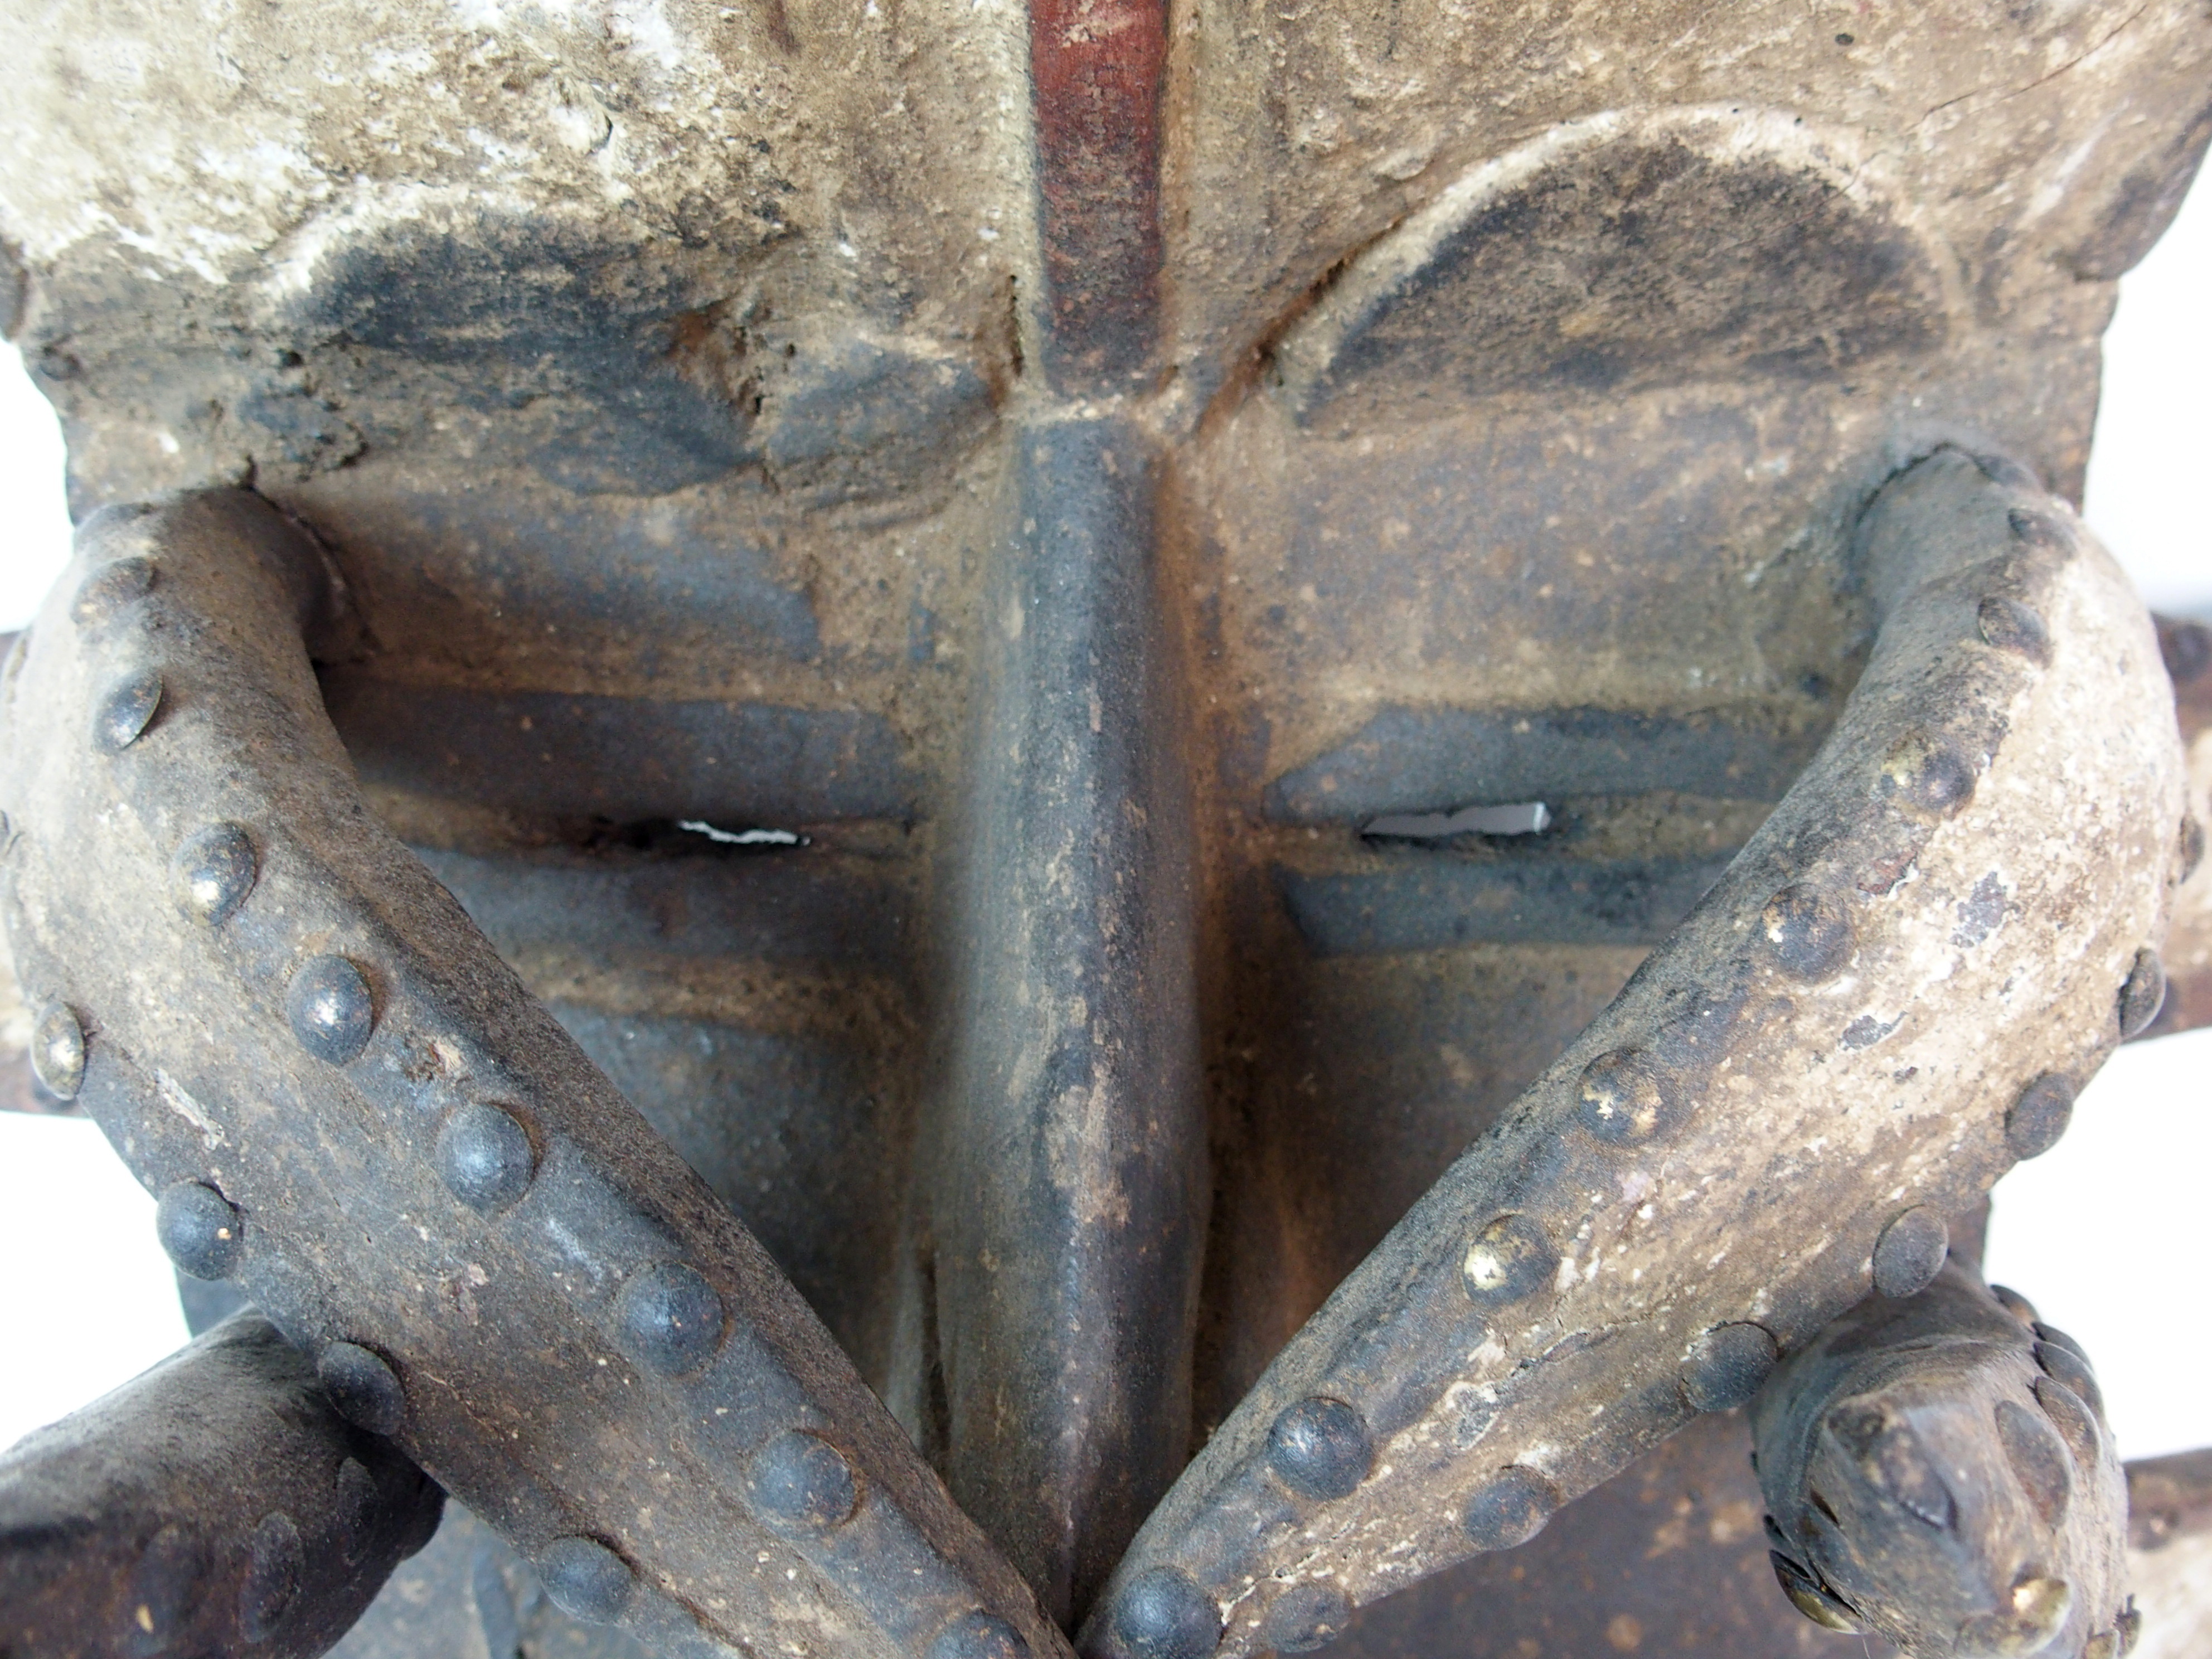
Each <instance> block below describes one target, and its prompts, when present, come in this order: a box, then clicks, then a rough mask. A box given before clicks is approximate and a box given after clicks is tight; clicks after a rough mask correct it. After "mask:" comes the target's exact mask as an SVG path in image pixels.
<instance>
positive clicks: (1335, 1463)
mask: <svg viewBox="0 0 2212 1659" xmlns="http://www.w3.org/2000/svg"><path fill="white" fill-rule="evenodd" d="M1374 1461H1375V1449H1374V1447H1373V1445H1372V1444H1371V1443H1370V1441H1369V1439H1368V1436H1367V1425H1366V1424H1364V1422H1362V1421H1361V1420H1360V1418H1359V1413H1358V1412H1356V1411H1354V1410H1352V1407H1349V1406H1347V1405H1346V1404H1345V1403H1344V1402H1343V1401H1340V1400H1328V1399H1323V1398H1320V1397H1316V1398H1314V1399H1310V1400H1301V1401H1297V1403H1295V1404H1293V1405H1290V1406H1286V1407H1284V1408H1283V1411H1282V1413H1281V1415H1279V1417H1277V1418H1276V1419H1275V1421H1274V1425H1273V1427H1271V1428H1270V1429H1269V1430H1268V1431H1267V1464H1268V1467H1269V1468H1272V1469H1273V1470H1274V1472H1275V1478H1276V1479H1277V1480H1280V1481H1281V1482H1282V1483H1283V1484H1284V1485H1285V1486H1288V1487H1289V1488H1290V1489H1291V1491H1292V1492H1302V1493H1304V1495H1305V1496H1306V1497H1308V1498H1345V1497H1348V1496H1350V1495H1351V1494H1352V1492H1355V1491H1357V1490H1358V1486H1359V1483H1360V1482H1361V1481H1362V1480H1365V1479H1366V1478H1367V1471H1368V1468H1369V1467H1370V1465H1372V1464H1373V1462H1374Z"/></svg>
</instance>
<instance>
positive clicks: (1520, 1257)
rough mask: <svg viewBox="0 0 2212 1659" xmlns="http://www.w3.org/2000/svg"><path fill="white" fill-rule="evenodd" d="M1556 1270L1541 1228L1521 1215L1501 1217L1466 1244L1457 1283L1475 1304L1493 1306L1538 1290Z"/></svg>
mask: <svg viewBox="0 0 2212 1659" xmlns="http://www.w3.org/2000/svg"><path fill="white" fill-rule="evenodd" d="M1558 1271H1559V1252H1558V1251H1556V1250H1554V1249H1553V1248H1552V1241H1551V1239H1550V1238H1549V1237H1547V1236H1546V1235H1545V1232H1544V1230H1543V1228H1541V1226H1539V1225H1536V1223H1535V1222H1534V1221H1532V1220H1530V1219H1529V1218H1528V1217H1527V1216H1524V1215H1502V1216H1499V1217H1498V1218H1496V1219H1495V1220H1493V1221H1492V1222H1490V1223H1489V1224H1488V1225H1486V1226H1485V1227H1484V1228H1483V1229H1482V1231H1480V1232H1479V1233H1477V1234H1476V1235H1475V1236H1474V1240H1473V1242H1472V1243H1469V1244H1468V1247H1467V1255H1465V1256H1464V1257H1463V1258H1462V1260H1461V1262H1460V1280H1461V1282H1462V1284H1464V1285H1466V1286H1467V1293H1468V1296H1470V1297H1473V1298H1474V1300H1475V1301H1476V1302H1477V1303H1479V1304H1482V1305H1484V1306H1497V1305H1499V1304H1504V1303H1508V1302H1518V1301H1519V1300H1520V1299H1521V1298H1522V1297H1524V1296H1528V1295H1530V1294H1532V1293H1533V1292H1534V1291H1539V1290H1541V1289H1542V1288H1543V1287H1544V1286H1545V1285H1548V1284H1550V1283H1551V1282H1552V1277H1553V1274H1554V1273H1557V1272H1558Z"/></svg>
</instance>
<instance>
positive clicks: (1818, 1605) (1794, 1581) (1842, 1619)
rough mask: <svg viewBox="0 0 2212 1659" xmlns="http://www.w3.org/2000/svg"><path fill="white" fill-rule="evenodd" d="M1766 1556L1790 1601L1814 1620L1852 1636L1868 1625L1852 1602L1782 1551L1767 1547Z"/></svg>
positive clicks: (1818, 1623)
mask: <svg viewBox="0 0 2212 1659" xmlns="http://www.w3.org/2000/svg"><path fill="white" fill-rule="evenodd" d="M1766 1559H1767V1560H1768V1561H1769V1562H1771V1564H1772V1565H1773V1567H1774V1577H1775V1578H1776V1579H1777V1581H1778V1582H1779V1583H1780V1584H1781V1586H1782V1593H1783V1594H1784V1595H1786V1596H1788V1597H1789V1598H1790V1606H1792V1607H1796V1609H1797V1611H1798V1612H1800V1613H1803V1614H1804V1615H1805V1616H1806V1617H1807V1618H1808V1619H1809V1620H1812V1621H1813V1622H1814V1624H1816V1625H1820V1626H1825V1627H1826V1628H1827V1629H1829V1630H1838V1631H1842V1632H1844V1633H1845V1634H1846V1635H1850V1636H1857V1634H1859V1632H1862V1631H1863V1630H1864V1629H1865V1628H1866V1626H1864V1625H1862V1624H1861V1623H1860V1622H1859V1620H1858V1615H1857V1613H1853V1612H1852V1611H1851V1610H1850V1607H1849V1606H1847V1605H1846V1604H1845V1603H1844V1601H1842V1600H1840V1599H1839V1598H1838V1597H1837V1596H1836V1595H1834V1594H1832V1592H1830V1591H1829V1590H1827V1589H1824V1588H1822V1586H1821V1585H1820V1582H1819V1581H1818V1580H1816V1579H1815V1578H1814V1577H1813V1575H1812V1574H1811V1573H1809V1572H1807V1571H1805V1569H1804V1568H1802V1567H1801V1566H1799V1565H1797V1564H1796V1562H1795V1561H1792V1560H1791V1559H1790V1558H1789V1557H1788V1556H1786V1555H1784V1554H1783V1553H1782V1552H1781V1551H1779V1550H1769V1551H1767V1553H1766Z"/></svg>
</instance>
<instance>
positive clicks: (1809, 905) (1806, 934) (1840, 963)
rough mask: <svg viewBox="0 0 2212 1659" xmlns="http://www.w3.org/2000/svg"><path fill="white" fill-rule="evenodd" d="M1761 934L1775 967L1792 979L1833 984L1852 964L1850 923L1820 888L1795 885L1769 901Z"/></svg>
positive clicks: (1830, 897)
mask: <svg viewBox="0 0 2212 1659" xmlns="http://www.w3.org/2000/svg"><path fill="white" fill-rule="evenodd" d="M1759 932H1760V934H1761V936H1762V937H1763V938H1764V939H1765V941H1766V950H1767V954H1768V955H1769V956H1771V957H1772V958H1773V960H1774V964H1775V966H1777V967H1778V968H1779V969H1782V971H1783V972H1784V973H1785V974H1788V975H1790V977H1791V978H1793V979H1800V980H1803V981H1806V982H1807V983H1808V984H1816V983H1818V982H1820V981H1823V980H1830V979H1833V978H1834V977H1835V976H1836V975H1838V974H1839V973H1841V972H1843V970H1844V963H1848V962H1849V961H1850V959H1851V948H1852V939H1851V919H1850V916H1849V915H1845V914H1844V907H1843V905H1842V903H1841V902H1839V901H1838V900H1837V899H1836V898H1834V897H1832V896H1830V895H1829V894H1827V893H1824V892H1822V891H1821V890H1820V889H1818V888H1816V887H1811V886H1808V885H1806V884H1802V883H1793V884H1791V885H1790V886H1788V887H1784V889H1782V890H1781V891H1779V892H1778V893H1777V894H1775V896H1773V897H1772V898H1771V899H1769V900H1767V901H1766V908H1765V909H1764V910H1762V911H1761V912H1760V913H1759Z"/></svg>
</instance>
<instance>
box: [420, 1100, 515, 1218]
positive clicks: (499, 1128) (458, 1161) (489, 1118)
mask: <svg viewBox="0 0 2212 1659" xmlns="http://www.w3.org/2000/svg"><path fill="white" fill-rule="evenodd" d="M437 1156H438V1177H439V1179H440V1180H441V1181H443V1182H445V1183H446V1188H447V1191H449V1192H450V1193H452V1194H453V1196H454V1197H455V1198H458V1199H459V1200H461V1202H462V1203H464V1204H465V1205H467V1206H469V1207H470V1208H471V1209H472V1210H475V1211H477V1212H480V1213H482V1214H484V1215H495V1214H497V1213H498V1212H500V1211H501V1210H504V1209H506V1208H507V1206H509V1205H511V1204H513V1203H514V1202H515V1201H516V1200H519V1199H520V1198H521V1196H522V1195H523V1194H525V1193H526V1192H528V1191H529V1190H530V1182H531V1180H532V1176H535V1175H536V1174H537V1171H538V1156H537V1154H536V1153H535V1152H533V1151H532V1149H531V1146H530V1136H529V1133H528V1132H527V1131H526V1130H525V1129H524V1128H523V1127H522V1126H521V1125H520V1123H518V1122H516V1121H514V1119H513V1116H512V1115H509V1114H508V1113H506V1112H503V1111H501V1109H499V1108H498V1107H496V1106H490V1105H486V1104H484V1103H482V1102H480V1101H473V1100H472V1101H471V1102H469V1103H467V1104H466V1105H465V1106H461V1107H459V1108H457V1109H455V1110H454V1112H453V1115H452V1116H450V1117H448V1118H447V1120H446V1124H445V1127H443V1128H441V1129H440V1130H439V1131H438V1154H437Z"/></svg>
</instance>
